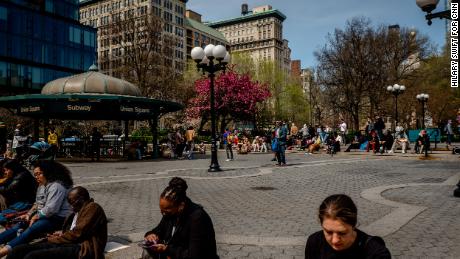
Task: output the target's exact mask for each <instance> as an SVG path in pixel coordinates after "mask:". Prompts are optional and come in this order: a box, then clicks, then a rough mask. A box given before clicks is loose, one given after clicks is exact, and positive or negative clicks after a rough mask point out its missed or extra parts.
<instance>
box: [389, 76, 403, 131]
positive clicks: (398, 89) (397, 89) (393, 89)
mask: <svg viewBox="0 0 460 259" xmlns="http://www.w3.org/2000/svg"><path fill="white" fill-rule="evenodd" d="M405 90H406V87H405V86H404V85H398V84H394V85H389V86H387V91H388V92H390V93H391V94H393V95H394V97H395V128H396V123H398V95H400V94H402V93H404V91H405Z"/></svg>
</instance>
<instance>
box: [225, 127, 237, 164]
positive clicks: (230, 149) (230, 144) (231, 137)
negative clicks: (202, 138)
mask: <svg viewBox="0 0 460 259" xmlns="http://www.w3.org/2000/svg"><path fill="white" fill-rule="evenodd" d="M226 133H227V134H224V136H225V141H226V143H227V144H226V146H225V152H226V153H227V160H225V161H233V141H234V139H235V136H234V135H233V133H232V132H231V131H230V130H227V132H226Z"/></svg>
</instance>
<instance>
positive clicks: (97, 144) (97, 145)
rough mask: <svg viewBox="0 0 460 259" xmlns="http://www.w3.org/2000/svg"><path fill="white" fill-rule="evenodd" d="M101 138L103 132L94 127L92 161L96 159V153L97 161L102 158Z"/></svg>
mask: <svg viewBox="0 0 460 259" xmlns="http://www.w3.org/2000/svg"><path fill="white" fill-rule="evenodd" d="M101 138H102V134H101V133H100V132H99V131H98V130H97V128H96V127H94V128H93V133H92V134H91V161H94V154H96V159H97V161H99V159H100V158H101Z"/></svg>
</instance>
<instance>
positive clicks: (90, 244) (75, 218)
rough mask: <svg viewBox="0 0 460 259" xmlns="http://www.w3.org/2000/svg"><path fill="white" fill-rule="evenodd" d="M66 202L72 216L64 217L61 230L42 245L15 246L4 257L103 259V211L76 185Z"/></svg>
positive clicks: (105, 221)
mask: <svg viewBox="0 0 460 259" xmlns="http://www.w3.org/2000/svg"><path fill="white" fill-rule="evenodd" d="M67 199H68V202H69V203H70V205H71V206H72V210H73V212H74V213H72V214H71V215H70V216H68V217H67V218H66V220H65V222H64V225H63V228H62V231H56V232H54V233H53V234H51V235H48V237H47V240H46V242H41V243H37V244H31V245H29V244H24V245H19V246H17V247H15V248H14V249H13V251H12V252H11V254H9V255H8V257H7V258H9V259H21V258H28V259H33V258H36V259H39V258H66V259H78V258H95V259H102V258H104V248H105V244H106V242H107V217H106V216H105V213H104V210H103V209H102V207H101V206H100V205H99V204H97V203H95V202H94V200H93V199H91V198H90V196H89V193H88V190H86V189H85V188H83V187H80V186H78V187H74V188H73V189H72V190H71V191H70V192H69V195H68V198H67Z"/></svg>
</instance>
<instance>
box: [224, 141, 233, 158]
mask: <svg viewBox="0 0 460 259" xmlns="http://www.w3.org/2000/svg"><path fill="white" fill-rule="evenodd" d="M232 148H233V147H232V144H227V147H226V148H225V151H226V152H227V159H233V150H232Z"/></svg>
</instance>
